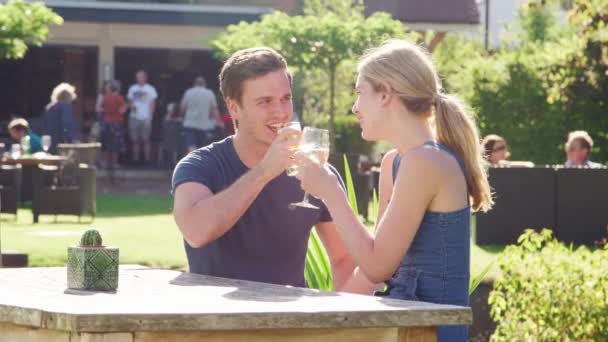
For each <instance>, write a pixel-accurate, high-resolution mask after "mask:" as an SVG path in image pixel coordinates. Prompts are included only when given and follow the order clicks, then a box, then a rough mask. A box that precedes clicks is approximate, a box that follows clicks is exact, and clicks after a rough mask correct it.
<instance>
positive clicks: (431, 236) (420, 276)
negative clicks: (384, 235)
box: [376, 141, 471, 342]
mask: <svg viewBox="0 0 608 342" xmlns="http://www.w3.org/2000/svg"><path fill="white" fill-rule="evenodd" d="M424 145H428V146H434V147H436V148H439V149H441V150H443V151H445V152H447V153H449V154H450V155H452V157H454V158H455V159H456V161H457V162H458V164H459V165H460V169H461V170H462V172H463V174H464V165H463V163H462V161H461V160H460V158H458V156H456V155H455V154H454V153H453V152H452V151H451V150H449V149H448V148H447V147H446V146H444V145H442V144H439V143H437V142H434V141H427V142H425V143H424ZM400 162H401V157H400V156H399V155H397V157H396V158H395V160H394V162H393V179H396V176H397V171H398V169H399V164H400ZM467 203H468V196H467ZM469 220H470V204H467V206H466V207H465V208H463V209H460V210H456V211H451V212H433V211H429V210H427V211H426V212H425V214H424V218H423V219H422V222H421V224H420V228H419V229H418V232H417V233H416V236H415V237H414V240H413V241H412V244H411V246H410V248H409V250H408V251H407V254H406V255H405V256H404V257H403V260H401V263H400V264H399V268H398V269H397V271H396V272H395V274H394V275H393V276H392V277H391V278H390V279H389V280H387V281H386V285H387V289H386V291H384V292H380V293H376V295H378V296H386V297H388V298H395V299H404V300H414V301H424V302H431V303H438V304H452V305H460V306H468V305H469V276H470V271H469V264H470V239H471V236H470V226H469ZM437 334H438V341H442V342H443V341H466V340H467V335H468V329H467V327H466V326H440V327H439V328H438V330H437Z"/></svg>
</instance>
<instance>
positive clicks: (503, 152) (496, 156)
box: [481, 134, 534, 167]
mask: <svg viewBox="0 0 608 342" xmlns="http://www.w3.org/2000/svg"><path fill="white" fill-rule="evenodd" d="M481 145H482V146H483V148H484V156H485V158H486V160H487V161H488V163H489V164H490V165H491V166H509V167H534V163H532V162H529V161H511V160H508V159H509V157H510V156H511V153H510V152H509V147H508V145H507V141H506V140H505V138H503V137H501V136H500V135H497V134H489V135H486V136H485V137H484V138H483V140H482V141H481Z"/></svg>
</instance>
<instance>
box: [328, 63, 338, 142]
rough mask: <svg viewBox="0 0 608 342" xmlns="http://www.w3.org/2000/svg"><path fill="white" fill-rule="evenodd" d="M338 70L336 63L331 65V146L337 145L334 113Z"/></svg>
mask: <svg viewBox="0 0 608 342" xmlns="http://www.w3.org/2000/svg"><path fill="white" fill-rule="evenodd" d="M336 70H337V67H336V65H335V64H331V65H330V66H329V137H330V140H331V146H332V147H333V146H335V137H336V135H335V134H334V133H335V126H334V115H335V113H334V112H335V110H336V104H335V101H336V99H335V93H336Z"/></svg>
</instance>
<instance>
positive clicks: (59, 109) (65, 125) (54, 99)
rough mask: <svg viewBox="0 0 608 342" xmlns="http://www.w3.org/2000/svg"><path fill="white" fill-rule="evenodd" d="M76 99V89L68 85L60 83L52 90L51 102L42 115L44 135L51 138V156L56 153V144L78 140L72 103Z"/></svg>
mask: <svg viewBox="0 0 608 342" xmlns="http://www.w3.org/2000/svg"><path fill="white" fill-rule="evenodd" d="M75 99H76V88H75V87H74V86H72V85H71V84H69V83H61V84H59V85H58V86H56V87H55V88H54V89H53V92H52V93H51V102H50V103H49V104H48V105H47V106H46V112H45V113H44V130H45V134H47V135H50V136H51V148H50V149H49V151H50V152H51V153H52V154H55V153H56V152H57V144H60V143H71V142H74V141H76V140H78V136H79V134H78V128H77V126H76V120H75V119H74V113H73V110H72V102H73V101H74V100H75Z"/></svg>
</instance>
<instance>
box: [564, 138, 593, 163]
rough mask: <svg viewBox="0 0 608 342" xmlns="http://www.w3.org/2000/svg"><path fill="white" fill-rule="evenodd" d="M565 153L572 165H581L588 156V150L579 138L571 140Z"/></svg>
mask: <svg viewBox="0 0 608 342" xmlns="http://www.w3.org/2000/svg"><path fill="white" fill-rule="evenodd" d="M566 153H567V158H568V160H569V161H570V162H571V163H573V164H574V165H583V164H584V163H585V162H586V161H587V159H588V157H589V150H588V149H586V148H584V147H583V145H582V144H581V140H580V139H575V140H573V141H572V142H571V143H570V146H568V151H567V152H566Z"/></svg>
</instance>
